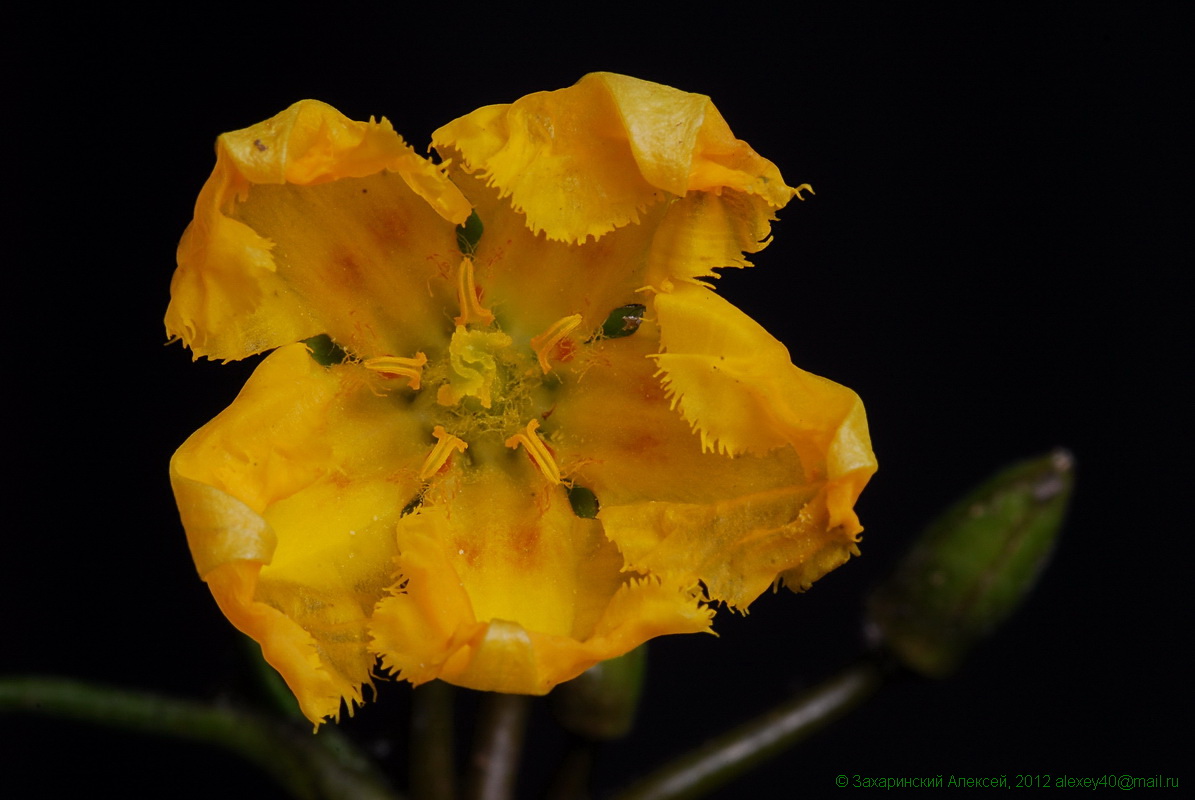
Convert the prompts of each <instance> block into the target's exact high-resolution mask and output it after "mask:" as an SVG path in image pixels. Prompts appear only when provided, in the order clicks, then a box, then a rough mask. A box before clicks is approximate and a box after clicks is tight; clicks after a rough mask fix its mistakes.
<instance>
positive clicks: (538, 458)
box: [506, 419, 560, 483]
mask: <svg viewBox="0 0 1195 800" xmlns="http://www.w3.org/2000/svg"><path fill="white" fill-rule="evenodd" d="M538 427H539V420H537V419H533V420H531V421H530V422H528V423H527V430H526V432H524V433H516V434H515V435H514V436H512V437H510V438H509V439H507V440H506V446H507V447H518V446H519V445H520V444H521V445H523V447H524V448H525V449H526V450H527V455H529V456H531V460H532V461H534V462H535V466H537V467H539V471H540V472H542V473H543V474H544V477H545V478H547V479H548V480H550V481H551V482H552V483H560V467H558V466H556V459H555V458H553V457H552V453H551V451H550V450H548V446H547V445H546V444H544V440H543V439H541V438H539V434H538V433H536V432H535V429H536V428H538Z"/></svg>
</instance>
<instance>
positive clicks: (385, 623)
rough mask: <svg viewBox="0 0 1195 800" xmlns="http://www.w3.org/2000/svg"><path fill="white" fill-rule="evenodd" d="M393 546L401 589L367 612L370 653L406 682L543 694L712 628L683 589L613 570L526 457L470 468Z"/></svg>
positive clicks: (606, 553)
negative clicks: (661, 638)
mask: <svg viewBox="0 0 1195 800" xmlns="http://www.w3.org/2000/svg"><path fill="white" fill-rule="evenodd" d="M503 461H505V462H506V463H502V462H503ZM529 484H530V485H538V486H540V487H541V492H540V493H539V494H536V495H533V496H531V497H528V493H527V486H528V485H529ZM398 543H399V549H400V550H401V555H400V557H399V560H398V564H399V569H400V571H401V574H402V584H401V586H402V588H401V591H399V592H398V593H396V594H394V595H392V596H390V597H387V598H386V599H385V600H383V601H382V602H381V603H379V605H378V607H377V610H376V611H375V612H374V616H373V624H372V627H371V632H372V635H373V648H374V650H375V651H376V652H377V653H378V654H379V655H381V656H382V661H383V664H384V666H386V667H387V668H388V669H390V670H392V671H395V672H398V673H399V674H400V675H401V677H403V678H404V679H406V680H410V681H411V682H413V683H416V684H418V683H422V682H424V681H427V680H431V679H432V678H436V677H438V678H441V679H443V680H446V681H448V682H450V683H454V684H457V685H460V686H465V687H468V688H473V689H480V690H485V691H501V692H514V693H521V694H544V693H546V692H547V691H548V690H550V689H551V688H552V686H554V685H556V684H557V683H560V682H561V681H564V680H568V679H570V678H573V677H575V676H576V675H579V674H580V673H581V672H583V671H584V670H585V669H588V668H589V667H590V666H592V665H593V664H595V663H597V662H598V661H601V660H604V659H606V658H613V657H614V656H617V655H621V654H622V653H625V652H627V651H628V650H630V649H632V648H634V647H636V646H637V645H639V644H641V643H642V642H643V641H645V640H646V639H648V638H650V637H652V636H657V635H661V634H663V633H677V632H688V631H699V630H705V629H707V628H708V626H709V617H710V612H709V611H708V610H707V609H704V608H702V607H701V605H700V603H699V598H698V596H697V595H696V593H695V592H694V591H692V590H691V589H690V590H689V591H682V590H679V589H675V588H668V587H664V586H662V585H660V584H659V583H658V582H656V581H653V580H634V579H632V578H631V577H630V576H628V575H625V574H623V573H622V572H621V569H622V559H621V558H620V557H619V555H618V551H617V550H616V549H615V548H614V547H613V545H611V544H610V542H609V541H608V540H607V539H606V538H605V536H604V535H603V534H602V529H601V525H600V523H598V522H596V521H594V520H587V519H581V518H578V517H577V516H576V515H575V514H573V512H572V510H571V507H570V506H569V503H568V500H567V498H566V497H565V495H564V492H563V490H562V489H560V488H559V487H554V486H551V485H550V484H547V483H546V482H545V481H544V480H543V479H542V476H540V475H539V474H538V472H536V471H535V467H534V466H532V465H530V464H529V463H527V459H522V458H516V459H513V460H507V459H500V460H499V461H498V462H495V463H492V464H489V465H483V466H480V467H478V468H475V469H473V470H470V471H468V473H467V477H462V484H461V485H460V486H459V489H458V490H457V492H456V493H455V494H454V495H453V501H452V504H451V506H444V505H430V506H426V507H425V508H423V509H421V510H420V511H419V512H418V513H416V514H412V515H410V516H407V517H404V518H403V519H402V520H400V522H399V525H398Z"/></svg>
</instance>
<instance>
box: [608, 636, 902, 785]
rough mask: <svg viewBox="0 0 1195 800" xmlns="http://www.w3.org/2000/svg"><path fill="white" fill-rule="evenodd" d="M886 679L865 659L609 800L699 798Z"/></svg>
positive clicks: (845, 708)
mask: <svg viewBox="0 0 1195 800" xmlns="http://www.w3.org/2000/svg"><path fill="white" fill-rule="evenodd" d="M885 674H886V670H885V668H884V667H883V666H882V665H881V663H880V662H879V661H878V660H876V659H872V658H865V659H862V660H860V661H859V662H858V663H856V664H854V665H853V666H851V667H848V668H847V669H845V670H843V671H842V672H841V673H839V674H838V675H836V676H835V677H833V678H831V679H830V680H828V681H825V682H824V683H822V684H820V685H818V686H816V687H814V688H813V689H810V690H809V691H807V692H803V693H802V694H800V695H797V696H796V697H794V698H792V699H791V700H789V701H788V702H786V703H784V704H783V705H781V706H779V707H777V708H775V709H773V710H772V711H769V712H768V713H766V714H762V715H760V716H759V717H756V718H755V719H753V720H751V721H749V722H747V723H745V724H743V725H740V726H739V727H737V728H735V729H734V730H731V731H728V732H727V733H724V734H722V735H721V736H719V737H717V738H716V739H712V740H710V741H709V742H706V743H705V744H704V745H702V746H701V747H699V748H697V749H696V750H693V751H692V752H690V753H687V754H686V755H683V756H681V757H680V758H678V759H676V760H675V761H673V762H672V763H670V764H666V765H665V766H664V767H662V768H661V769H658V770H656V771H655V772H654V773H652V774H651V775H648V776H647V777H646V778H644V779H642V780H640V781H638V782H636V783H635V784H633V785H632V786H630V787H629V788H628V789H625V790H624V791H622V792H620V793H618V794H616V795H614V800H679V798H692V797H701V796H703V795H705V794H708V793H709V792H712V791H714V790H715V789H717V788H719V787H721V786H722V785H724V784H725V783H726V782H728V781H730V780H731V779H732V778H735V777H737V776H738V775H741V774H742V773H744V772H746V771H748V770H749V769H751V768H752V767H754V766H755V765H757V764H759V763H760V762H762V761H765V760H767V759H769V758H771V757H772V756H775V755H777V754H778V753H780V752H782V751H783V750H785V749H787V748H789V747H791V746H793V745H794V744H796V743H797V742H799V741H801V740H802V739H804V738H805V737H807V736H809V735H810V734H811V733H813V732H815V731H817V730H819V729H820V728H822V727H824V726H825V725H827V724H828V723H830V722H833V721H834V720H836V719H838V718H839V717H841V716H842V715H843V714H845V713H846V712H847V711H849V710H850V709H852V708H854V707H855V706H856V705H858V704H859V703H860V702H861V701H863V700H864V699H866V698H867V697H869V696H870V695H871V694H872V693H873V692H874V691H875V690H876V689H877V688H879V686H880V684H881V683H883V679H884V676H885Z"/></svg>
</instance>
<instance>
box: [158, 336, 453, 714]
mask: <svg viewBox="0 0 1195 800" xmlns="http://www.w3.org/2000/svg"><path fill="white" fill-rule="evenodd" d="M423 427H424V426H423V425H422V422H421V421H420V420H419V419H418V418H417V417H416V415H414V414H404V413H399V412H397V410H396V407H395V404H394V402H393V400H392V399H391V398H390V397H389V396H379V395H377V394H375V393H374V392H373V391H372V389H371V375H370V373H369V372H368V371H367V370H366V369H365V368H364V367H360V366H358V365H355V364H344V365H340V366H336V367H331V368H324V367H321V366H319V365H318V364H316V363H315V361H314V360H313V359H312V358H311V357H310V356H309V354H308V352H307V349H306V348H305V347H304V346H303V345H302V344H296V345H290V346H288V347H284V348H281V349H279V350H277V351H275V352H274V353H272V354H271V355H270V356H269V357H268V358H266V359H265V361H263V362H262V363H261V365H259V366H258V368H257V370H256V371H255V372H254V374H253V376H252V377H251V378H250V380H249V382H248V383H247V384H246V385H245V388H244V389H243V390H242V392H241V394H240V395H239V396H238V397H237V399H236V401H234V402H233V404H232V405H231V406H230V407H229V408H228V409H226V410H225V411H224V412H223V413H221V414H220V415H219V416H217V417H216V418H215V419H214V420H212V421H211V422H210V423H208V424H207V425H206V426H204V427H203V428H201V429H200V430H199V431H198V432H196V433H195V434H194V435H193V436H192V437H191V438H190V439H188V440H187V442H186V443H184V444H183V446H182V447H180V448H179V450H178V452H176V453H175V455H174V457H173V459H172V460H171V480H172V484H173V486H174V491H175V496H176V499H177V501H178V506H179V512H180V515H181V517H182V521H183V525H184V527H185V528H186V530H187V538H188V542H189V544H190V546H191V552H192V555H193V557H194V559H195V564H196V567H197V568H198V570H199V572H200V576H201V577H202V578H203V579H204V580H205V581H207V582H208V585H209V587H210V588H211V590H212V593H213V595H214V596H215V597H216V600H217V602H218V603H220V606H221V609H222V610H223V611H224V613H225V614H226V615H227V616H228V617H229V619H230V620H231V621H232V622H233V623H234V624H235V625H236V626H237V627H238V628H240V629H241V630H242V631H244V632H245V633H247V634H248V635H250V636H252V637H253V638H254V639H256V640H257V641H258V642H259V643H260V644H261V645H262V649H263V652H264V654H265V657H266V659H267V661H269V662H270V663H271V664H273V665H274V666H275V667H276V668H277V669H278V670H279V672H280V673H282V676H283V678H284V679H285V680H286V682H287V684H288V685H289V686H290V687H291V689H292V690H293V691H294V692H295V695H296V697H298V699H299V702H300V705H301V706H302V708H303V711H304V713H305V714H306V715H307V716H308V717H309V718H310V719H311V720H312V721H313V722H317V723H318V721H320V720H321V719H323V718H324V717H328V716H336V715H337V714H338V713H339V708H340V704H341V702H342V700H343V701H344V702H347V703H348V706H349V708H350V709H351V708H352V706H353V704H354V703H358V702H360V700H361V687H362V685H364V684H367V683H369V681H370V673H371V670H372V667H373V663H374V658H373V656H372V655H371V654H370V653H369V651H368V650H367V648H366V644H367V641H366V640H367V627H368V620H369V614H370V612H371V611H372V608H373V606H374V604H375V603H376V602H377V601H378V600H379V599H381V598H382V597H383V596H384V595H385V593H386V590H387V588H388V587H389V586H390V585H391V583H392V581H393V559H394V557H395V555H396V554H397V550H396V546H395V542H394V535H393V531H394V525H395V524H396V523H397V520H398V518H399V516H400V513H401V510H402V509H403V507H404V506H405V505H407V503H409V502H410V501H411V499H412V498H413V497H415V496H416V495H417V494H418V492H419V491H420V481H419V477H418V469H419V465H420V463H421V461H422V459H423V457H424V454H425V453H424V451H425V450H426V449H427V447H428V445H429V443H430V438H431V437H430V435H425V432H424V430H423Z"/></svg>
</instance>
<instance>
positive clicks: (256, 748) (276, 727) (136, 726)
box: [0, 677, 397, 800]
mask: <svg viewBox="0 0 1195 800" xmlns="http://www.w3.org/2000/svg"><path fill="white" fill-rule="evenodd" d="M5 711H25V712H32V713H38V714H45V715H48V716H56V717H64V718H67V719H75V720H82V721H85V722H94V723H99V724H102V725H111V726H113V727H118V728H125V729H128V730H134V731H141V732H143V733H154V734H168V735H171V736H176V737H178V738H180V739H187V740H190V741H197V742H206V743H209V744H214V745H218V746H219V747H223V748H225V749H226V750H231V751H232V752H234V753H236V754H238V755H240V756H242V757H243V758H245V759H247V760H248V761H250V762H252V763H254V764H256V765H257V766H258V767H260V768H261V769H262V770H264V771H265V772H267V773H269V774H270V775H271V776H273V777H274V779H275V780H277V781H278V783H279V784H281V785H282V786H283V787H284V788H285V789H286V790H287V791H288V792H290V793H291V795H293V796H294V797H298V798H304V800H306V799H307V798H311V799H312V800H314V799H315V798H329V799H330V800H339V799H340V798H343V800H350V798H352V799H354V800H355V799H357V798H360V799H361V800H365V799H367V798H368V800H395V798H396V797H397V796H396V795H395V794H394V793H393V792H392V791H390V790H389V789H388V788H387V787H386V785H385V782H384V780H383V779H382V778H381V777H380V776H379V775H378V774H376V772H374V771H373V769H372V768H371V767H370V765H369V764H368V762H367V761H366V760H365V759H364V757H362V756H361V755H360V753H358V752H357V751H356V750H355V749H353V748H351V746H349V745H348V744H347V742H344V741H343V737H339V736H336V735H335V734H333V735H332V736H331V739H334V740H335V741H325V740H326V739H328V738H329V737H327V736H325V735H321V736H318V737H317V736H313V735H312V734H311V733H309V732H308V731H306V730H300V729H297V728H295V727H293V726H291V725H288V724H286V723H283V722H279V721H276V720H273V719H270V718H267V717H263V716H260V715H258V714H253V713H249V712H246V711H241V710H238V709H232V708H218V707H215V706H209V705H205V704H203V703H197V702H194V701H190V700H180V699H177V698H173V697H165V696H162V695H155V694H150V693H148V692H132V691H127V690H122V689H114V688H111V687H107V686H97V685H94V684H88V683H84V682H81V681H73V680H66V679H62V678H41V677H8V678H0V712H5Z"/></svg>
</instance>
